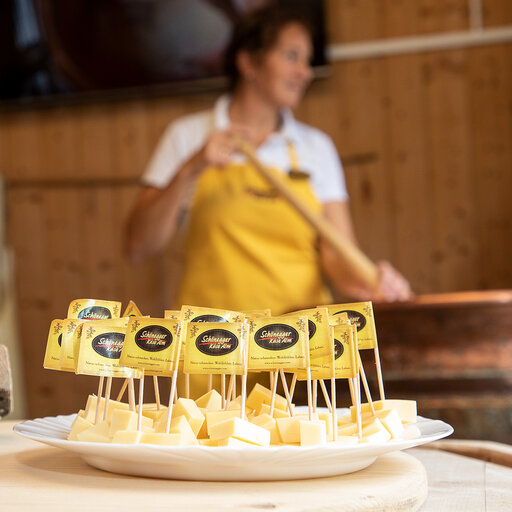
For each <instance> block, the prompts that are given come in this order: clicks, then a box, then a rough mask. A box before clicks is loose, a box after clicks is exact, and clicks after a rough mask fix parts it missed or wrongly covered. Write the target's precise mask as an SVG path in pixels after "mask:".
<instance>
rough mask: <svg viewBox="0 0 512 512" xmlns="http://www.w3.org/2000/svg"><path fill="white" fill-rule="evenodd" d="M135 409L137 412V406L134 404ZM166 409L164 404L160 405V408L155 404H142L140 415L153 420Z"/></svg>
mask: <svg viewBox="0 0 512 512" xmlns="http://www.w3.org/2000/svg"><path fill="white" fill-rule="evenodd" d="M135 410H136V411H137V412H139V406H138V405H136V406H135ZM166 411H167V407H166V406H165V405H160V409H158V408H157V405H156V404H144V405H143V406H142V416H145V417H146V418H151V419H152V420H153V421H156V420H158V419H159V418H160V416H162V414H164V413H165V412H166Z"/></svg>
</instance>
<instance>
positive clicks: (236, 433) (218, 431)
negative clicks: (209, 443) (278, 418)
mask: <svg viewBox="0 0 512 512" xmlns="http://www.w3.org/2000/svg"><path fill="white" fill-rule="evenodd" d="M227 437H235V438H237V439H239V440H241V441H246V442H247V443H252V444H256V445H259V446H269V445H270V432H269V431H268V430H265V429H264V428H261V427H258V425H253V424H252V423H249V422H248V421H247V420H241V419H240V418H230V419H227V420H225V421H221V422H220V423H217V424H215V425H213V426H212V427H211V428H210V439H212V440H219V439H225V438H227Z"/></svg>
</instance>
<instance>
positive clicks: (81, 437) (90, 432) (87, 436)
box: [76, 420, 110, 443]
mask: <svg viewBox="0 0 512 512" xmlns="http://www.w3.org/2000/svg"><path fill="white" fill-rule="evenodd" d="M109 430H110V422H109V421H108V420H105V421H100V422H99V423H97V424H96V425H93V426H92V427H90V428H88V429H86V430H83V431H82V432H80V433H79V434H77V436H76V440H77V441H82V442H83V441H87V442H90V443H110V436H109Z"/></svg>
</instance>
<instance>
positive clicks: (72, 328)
mask: <svg viewBox="0 0 512 512" xmlns="http://www.w3.org/2000/svg"><path fill="white" fill-rule="evenodd" d="M84 322H85V320H78V319H75V318H66V319H65V320H63V321H62V324H63V325H62V337H61V347H60V369H61V370H62V371H65V372H73V373H74V372H75V371H76V364H77V355H78V350H79V346H80V335H81V333H82V324H83V323H84Z"/></svg>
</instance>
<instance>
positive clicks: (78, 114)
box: [71, 104, 116, 180]
mask: <svg viewBox="0 0 512 512" xmlns="http://www.w3.org/2000/svg"><path fill="white" fill-rule="evenodd" d="M71 108H76V111H75V122H76V123H77V125H78V132H79V141H78V145H77V148H76V151H77V153H76V161H75V169H73V171H72V172H73V175H75V176H76V177H79V178H80V179H82V180H83V179H85V180H87V179H96V180H97V179H103V178H114V177H115V176H116V171H115V166H114V162H115V158H114V154H113V153H114V126H113V116H112V106H111V105H110V106H109V105H103V104H93V105H87V106H83V107H71Z"/></svg>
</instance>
